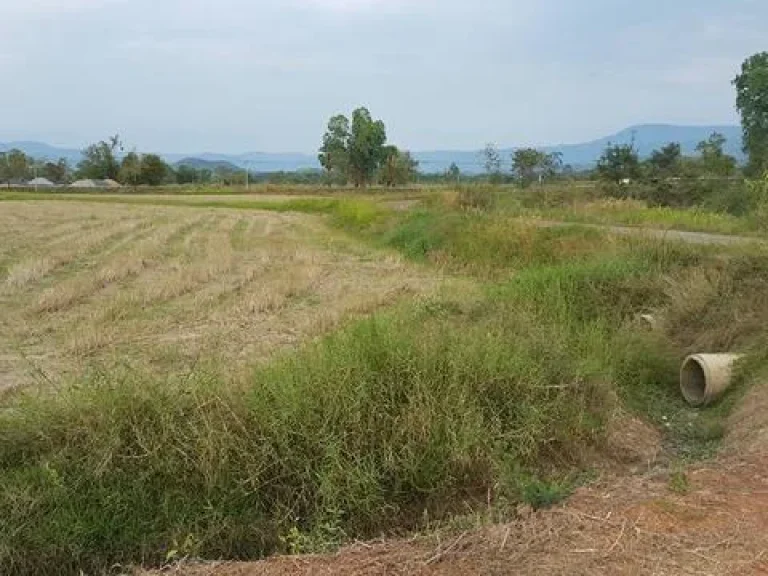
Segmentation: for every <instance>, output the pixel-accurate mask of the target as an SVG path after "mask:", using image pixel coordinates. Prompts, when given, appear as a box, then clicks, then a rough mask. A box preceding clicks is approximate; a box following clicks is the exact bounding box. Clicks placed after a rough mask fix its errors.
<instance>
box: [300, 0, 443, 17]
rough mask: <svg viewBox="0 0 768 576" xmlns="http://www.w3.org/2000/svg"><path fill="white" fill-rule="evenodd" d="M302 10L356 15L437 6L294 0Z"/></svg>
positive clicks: (404, 0)
mask: <svg viewBox="0 0 768 576" xmlns="http://www.w3.org/2000/svg"><path fill="white" fill-rule="evenodd" d="M293 5H294V6H296V7H300V8H311V9H316V10H326V11H330V12H338V13H346V14H354V13H378V14H382V13H402V12H408V11H414V10H417V9H423V8H428V7H431V6H435V5H436V3H435V2H434V1H433V0H294V2H293Z"/></svg>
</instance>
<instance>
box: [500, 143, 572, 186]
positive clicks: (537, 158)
mask: <svg viewBox="0 0 768 576" xmlns="http://www.w3.org/2000/svg"><path fill="white" fill-rule="evenodd" d="M562 166H563V156H562V154H561V153H560V152H552V153H551V154H547V153H546V152H544V151H541V150H537V149H535V148H520V149H518V150H515V151H514V153H513V154H512V174H513V175H514V176H515V179H516V180H517V181H518V182H519V183H520V185H521V186H523V187H524V188H525V187H527V186H529V185H530V184H531V183H532V182H534V181H536V180H542V179H544V178H552V177H553V176H555V175H556V174H557V173H558V172H559V171H560V169H561V168H562Z"/></svg>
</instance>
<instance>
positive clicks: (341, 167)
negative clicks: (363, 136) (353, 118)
mask: <svg viewBox="0 0 768 576" xmlns="http://www.w3.org/2000/svg"><path fill="white" fill-rule="evenodd" d="M349 139H350V134H349V120H348V119H347V117H346V116H344V115H343V114H339V115H337V116H334V117H333V118H331V120H330V121H329V122H328V130H327V131H326V133H325V135H324V136H323V145H322V146H321V147H320V154H319V155H318V159H319V160H320V165H321V166H322V167H323V169H324V170H325V174H326V177H327V180H328V182H329V183H339V184H346V183H347V176H348V173H349Z"/></svg>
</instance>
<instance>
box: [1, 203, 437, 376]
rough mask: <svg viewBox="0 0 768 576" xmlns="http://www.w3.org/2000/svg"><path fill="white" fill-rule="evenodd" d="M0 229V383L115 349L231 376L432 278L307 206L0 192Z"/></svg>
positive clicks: (125, 360) (420, 288)
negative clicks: (24, 198) (23, 199)
mask: <svg viewBox="0 0 768 576" xmlns="http://www.w3.org/2000/svg"><path fill="white" fill-rule="evenodd" d="M0 230H2V241H0V351H2V354H0V389H3V388H8V387H11V386H17V385H24V384H29V383H32V382H40V381H41V380H43V381H45V380H50V381H53V382H56V383H58V382H61V381H63V380H65V379H67V378H68V377H70V376H73V375H76V374H78V373H80V372H82V371H83V370H84V369H86V368H88V367H93V366H97V367H107V366H110V365H113V364H114V363H115V362H119V363H120V364H123V365H129V366H133V367H137V368H138V367H140V368H142V369H144V368H149V369H151V370H156V371H158V372H160V373H165V374H167V373H169V372H179V371H182V372H183V371H184V370H187V369H190V368H191V367H192V366H194V365H196V364H198V363H201V362H202V363H208V362H212V363H216V364H220V365H223V366H226V367H228V371H230V372H231V373H233V374H234V375H237V374H238V373H241V372H242V371H243V370H244V369H245V368H246V367H247V366H249V365H250V364H252V363H253V362H254V361H257V360H259V359H262V358H265V357H266V356H268V355H269V354H271V353H272V352H274V351H275V350H276V349H278V348H280V347H283V346H290V345H293V344H295V343H296V342H298V341H300V340H302V339H305V338H311V337H313V336H315V335H317V334H319V333H321V332H324V331H326V330H329V329H331V328H333V327H335V326H337V325H338V324H339V322H340V321H341V320H343V319H344V318H345V317H347V316H349V315H350V314H358V313H367V312H370V311H372V310H373V309H375V308H376V307H378V306H381V305H383V304H386V303H389V302H391V301H392V300H394V299H397V298H399V297H401V296H403V295H407V294H417V293H420V292H424V291H427V290H430V289H431V288H433V287H434V286H436V283H437V281H436V279H435V278H434V277H432V278H429V277H427V275H426V274H425V273H424V272H422V271H420V270H419V269H418V268H417V267H414V266H412V265H408V264H406V263H404V262H403V261H402V260H401V259H400V258H399V257H392V256H388V255H382V254H380V253H378V254H374V253H373V252H372V251H370V250H368V249H366V248H362V247H360V246H357V245H352V244H351V243H350V242H349V241H348V240H345V239H344V238H342V237H341V236H336V235H334V234H333V233H330V232H328V230H327V228H325V227H324V226H322V224H321V223H320V222H319V220H317V219H316V218H315V217H312V216H306V215H296V214H276V213H268V212H247V213H243V212H237V211H234V210H232V211H230V210H220V209H219V210H207V209H197V210H189V209H185V208H174V207H157V206H123V205H108V204H78V203H69V202H68V203H57V202H46V203H16V202H13V203H12V202H9V203H5V204H4V205H3V210H2V213H0Z"/></svg>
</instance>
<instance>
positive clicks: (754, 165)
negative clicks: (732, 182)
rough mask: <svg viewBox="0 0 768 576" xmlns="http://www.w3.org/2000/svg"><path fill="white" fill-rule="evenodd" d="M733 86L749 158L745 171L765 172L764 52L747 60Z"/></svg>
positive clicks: (767, 63) (767, 68) (767, 103)
mask: <svg viewBox="0 0 768 576" xmlns="http://www.w3.org/2000/svg"><path fill="white" fill-rule="evenodd" d="M733 84H734V86H736V108H737V109H738V110H739V113H740V114H741V127H742V132H743V135H744V152H745V153H746V154H747V155H748V156H749V164H748V166H747V171H748V172H749V173H750V174H755V175H758V174H761V173H763V172H765V171H768V52H761V53H759V54H755V55H753V56H750V57H749V58H747V59H746V60H745V61H744V63H743V64H742V65H741V73H740V74H739V75H738V76H736V78H735V79H734V81H733Z"/></svg>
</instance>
